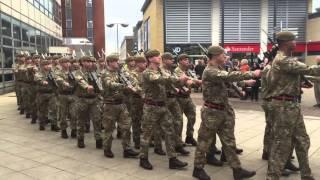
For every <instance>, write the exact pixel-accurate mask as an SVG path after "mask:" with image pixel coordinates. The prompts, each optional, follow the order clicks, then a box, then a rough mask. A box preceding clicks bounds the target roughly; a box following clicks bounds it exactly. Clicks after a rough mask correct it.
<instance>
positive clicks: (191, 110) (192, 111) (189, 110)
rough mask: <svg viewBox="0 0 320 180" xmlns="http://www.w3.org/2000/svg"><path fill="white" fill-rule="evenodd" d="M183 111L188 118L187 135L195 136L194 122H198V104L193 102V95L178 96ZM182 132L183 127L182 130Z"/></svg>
mask: <svg viewBox="0 0 320 180" xmlns="http://www.w3.org/2000/svg"><path fill="white" fill-rule="evenodd" d="M178 102H179V105H180V109H181V112H182V113H184V114H185V115H186V117H187V119H188V123H187V134H186V135H187V137H193V132H194V124H195V123H196V106H195V105H194V104H193V102H192V99H191V97H188V98H183V97H178ZM180 134H182V129H181V131H180Z"/></svg>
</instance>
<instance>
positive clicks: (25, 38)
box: [22, 28, 29, 41]
mask: <svg viewBox="0 0 320 180" xmlns="http://www.w3.org/2000/svg"><path fill="white" fill-rule="evenodd" d="M22 40H24V41H29V37H28V30H27V29H25V28H22Z"/></svg>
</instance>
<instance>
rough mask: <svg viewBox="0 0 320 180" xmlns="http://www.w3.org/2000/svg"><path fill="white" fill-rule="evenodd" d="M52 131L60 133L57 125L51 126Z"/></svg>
mask: <svg viewBox="0 0 320 180" xmlns="http://www.w3.org/2000/svg"><path fill="white" fill-rule="evenodd" d="M51 131H55V132H59V131H60V128H59V127H58V126H57V125H53V124H51Z"/></svg>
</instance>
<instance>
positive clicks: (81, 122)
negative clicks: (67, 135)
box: [74, 97, 102, 140]
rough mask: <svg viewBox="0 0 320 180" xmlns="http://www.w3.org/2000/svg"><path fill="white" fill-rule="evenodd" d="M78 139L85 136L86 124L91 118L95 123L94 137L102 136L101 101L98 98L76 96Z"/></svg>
mask: <svg viewBox="0 0 320 180" xmlns="http://www.w3.org/2000/svg"><path fill="white" fill-rule="evenodd" d="M74 105H75V106H76V107H75V111H76V115H77V116H76V118H77V127H78V131H77V132H78V139H83V138H84V132H85V124H86V122H87V121H88V120H89V119H90V120H91V121H92V124H93V131H94V137H95V139H96V140H100V139H102V138H101V103H100V101H99V100H98V98H82V97H81V98H80V97H78V98H76V101H75V104H74Z"/></svg>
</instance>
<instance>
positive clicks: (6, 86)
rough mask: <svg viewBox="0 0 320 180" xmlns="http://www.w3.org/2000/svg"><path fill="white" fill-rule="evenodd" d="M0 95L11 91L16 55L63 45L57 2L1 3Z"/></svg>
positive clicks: (10, 0) (19, 0)
mask: <svg viewBox="0 0 320 180" xmlns="http://www.w3.org/2000/svg"><path fill="white" fill-rule="evenodd" d="M0 19H1V21H0V27H1V30H0V39H1V42H0V43H1V46H0V54H1V56H0V93H4V92H6V91H10V90H12V88H13V85H14V83H13V78H14V77H13V73H12V66H13V65H14V63H15V62H14V59H15V56H16V54H18V53H20V52H21V51H24V52H25V51H28V52H29V53H30V54H33V53H35V51H36V50H37V51H38V52H39V53H47V52H48V49H49V46H60V45H61V44H62V28H61V1H60V0H45V1H44V0H0Z"/></svg>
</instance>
